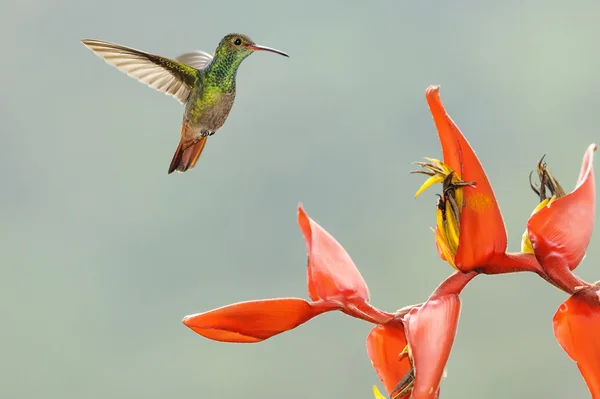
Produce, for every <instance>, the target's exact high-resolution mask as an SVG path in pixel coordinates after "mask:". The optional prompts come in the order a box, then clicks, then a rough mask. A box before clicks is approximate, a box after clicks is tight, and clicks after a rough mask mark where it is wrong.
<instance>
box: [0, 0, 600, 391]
mask: <svg viewBox="0 0 600 399" xmlns="http://www.w3.org/2000/svg"><path fill="white" fill-rule="evenodd" d="M0 8H1V10H2V12H0V45H1V47H2V66H1V67H0V68H1V71H2V73H1V74H0V87H1V91H0V132H1V134H0V182H1V184H2V195H1V196H0V206H1V207H2V218H1V223H0V234H1V235H0V239H1V241H0V242H1V243H2V244H1V250H0V262H1V264H2V277H1V278H0V302H1V303H2V309H3V312H2V313H3V317H2V328H1V329H0V342H1V344H0V345H1V346H0V359H1V360H0V367H1V368H0V375H1V376H2V377H1V383H0V397H2V398H45V399H53V398H57V399H58V398H60V399H71V398H73V399H82V398H127V399H129V398H145V399H150V398H212V397H219V398H222V399H229V398H232V399H233V398H240V397H244V398H276V397H279V398H292V399H296V398H298V399H300V398H302V399H304V398H315V399H317V398H340V397H343V398H357V399H358V398H371V397H372V394H371V386H372V385H373V384H375V383H377V384H378V385H379V386H380V387H381V384H380V383H379V381H378V379H377V376H376V375H375V373H374V371H373V370H372V368H371V365H370V363H369V360H368V358H367V355H366V351H365V344H364V339H365V337H366V335H367V333H368V331H369V328H370V326H369V325H367V324H366V323H363V322H360V321H356V320H352V319H350V318H348V317H346V316H344V315H340V314H327V315H324V316H321V317H319V318H317V319H315V320H313V321H311V322H310V323H308V324H307V325H304V326H302V327H301V328H298V329H297V330H294V331H292V332H289V333H286V334H283V335H281V336H278V337H276V338H273V339H271V340H269V341H266V342H264V343H261V344H257V345H231V344H222V343H216V342H211V341H208V340H205V339H203V338H201V337H200V336H198V335H195V334H194V333H192V332H191V331H190V330H188V329H187V328H185V327H184V326H183V325H182V324H181V323H180V321H181V318H182V317H183V316H185V315H186V314H190V313H196V312H201V311H205V310H208V309H211V308H213V307H217V306H221V305H225V304H228V303H231V302H235V301H240V300H246V299H253V298H268V297H273V296H300V297H305V296H306V284H305V265H306V259H305V246H304V242H303V240H302V237H301V234H300V232H299V230H298V227H297V226H296V222H295V214H296V206H297V203H298V202H303V204H304V205H305V207H306V210H307V211H308V213H309V215H311V216H312V217H313V218H314V219H316V220H317V221H318V222H320V223H321V224H322V225H323V226H324V227H325V228H326V229H328V230H329V231H330V232H331V233H332V234H333V235H334V236H335V237H336V238H337V239H338V240H339V241H340V242H341V243H342V244H343V245H344V246H345V247H346V249H347V250H348V252H349V253H350V254H351V256H352V257H353V259H354V260H355V261H356V263H357V265H358V266H359V268H360V270H361V272H362V274H363V276H364V277H365V279H366V281H367V282H368V283H369V287H370V290H371V293H372V302H373V303H374V304H376V305H377V306H379V307H381V308H384V309H387V310H394V309H396V308H398V307H401V306H404V305H408V304H411V303H415V302H419V301H422V300H424V299H426V298H427V296H428V295H429V294H430V293H431V291H432V290H433V289H434V288H435V287H436V285H437V284H438V283H439V282H440V281H441V280H442V279H443V278H445V277H446V276H447V275H449V274H450V273H451V271H452V270H451V268H450V267H449V266H448V265H447V264H445V263H444V262H442V261H441V260H440V259H439V258H438V257H437V254H436V251H435V247H434V244H433V236H432V233H431V231H430V230H429V226H432V225H433V224H434V206H435V205H434V204H435V197H434V192H432V191H429V192H427V193H426V194H424V196H423V198H421V199H419V200H415V199H414V198H413V194H414V192H415V191H416V189H417V188H418V187H419V185H420V184H421V182H422V181H423V180H422V178H421V177H418V176H411V175H409V174H408V172H409V171H410V170H411V169H412V166H411V165H410V162H412V161H417V160H420V159H421V157H422V156H434V157H439V155H440V149H439V144H438V141H437V137H436V133H435V130H434V126H433V122H432V120H431V116H430V114H429V110H428V108H427V105H426V102H425V97H424V92H425V89H426V87H427V86H428V85H429V84H441V85H442V89H441V95H442V99H443V101H444V103H445V105H446V106H447V108H448V110H449V112H450V114H451V115H452V117H453V118H454V119H455V120H456V122H457V123H458V124H459V126H460V127H461V129H462V130H463V132H464V133H465V134H466V136H467V137H468V139H469V140H470V141H471V143H472V144H473V145H474V147H475V148H476V150H477V152H478V154H479V156H480V157H481V159H482V160H483V163H484V165H485V167H486V170H487V172H488V174H489V177H490V179H491V181H492V184H493V186H494V188H495V191H496V194H497V197H498V200H499V202H500V204H501V208H502V211H503V213H504V216H505V219H506V223H507V228H508V232H509V239H510V248H511V249H512V250H518V248H519V242H520V237H521V234H522V232H523V229H524V226H525V221H526V220H527V218H528V216H529V214H530V212H531V210H532V209H533V207H534V206H535V205H536V198H535V196H534V194H533V193H531V192H530V190H529V188H528V183H527V175H528V173H529V171H530V170H531V169H532V168H533V167H534V166H535V163H536V161H537V159H538V158H539V157H540V156H541V155H542V154H544V153H548V158H547V159H548V161H549V162H550V166H551V169H552V170H553V171H554V172H555V174H556V175H557V177H558V178H559V179H560V181H561V182H563V184H564V185H565V187H567V188H569V189H570V188H572V187H573V185H574V184H575V180H576V178H577V173H578V171H579V167H580V162H581V157H582V155H583V152H584V150H585V148H586V147H587V145H588V144H590V143H591V142H594V141H600V132H599V131H598V126H597V124H598V122H597V118H598V109H599V105H600V104H599V102H598V97H597V94H598V86H599V84H600V77H599V75H598V71H599V70H600V52H599V51H598V35H599V34H600V26H599V25H598V22H597V19H598V16H599V15H600V3H599V2H598V1H593V0H589V1H574V2H569V3H567V2H564V1H558V0H552V1H546V0H539V1H528V2H521V1H503V2H489V1H484V2H482V1H466V0H453V1H430V0H424V1H423V0H419V1H368V2H367V1H360V2H359V1H345V2H342V1H322V0H321V1H313V0H306V1H298V2H282V1H276V0H272V1H267V0H263V1H245V0H231V1H223V2H220V1H189V0H173V1H168V2H165V1H158V0H143V1H142V0H137V1H118V0H105V1H91V0H84V1H75V0H19V1H16V0H12V1H10V2H8V3H7V2H5V3H3V4H2V5H1V6H0ZM230 31H241V32H244V33H247V34H249V35H251V37H253V38H254V39H255V40H256V41H257V42H258V43H261V44H264V45H268V46H273V47H276V48H280V49H281V50H284V51H287V52H289V54H290V55H291V58H290V59H285V58H282V57H278V56H276V55H273V54H255V55H253V56H251V57H250V58H249V59H248V60H247V61H246V62H245V63H244V64H243V65H242V68H241V70H240V73H239V75H238V98H237V101H236V104H235V106H234V108H233V111H232V113H231V116H230V118H229V120H228V121H227V123H226V124H225V127H224V128H223V129H222V130H221V131H220V132H219V133H218V134H217V135H216V136H215V137H213V138H211V139H210V140H209V143H208V146H207V148H206V150H205V152H204V154H203V156H202V158H201V159H200V161H199V163H198V165H197V167H196V168H195V169H194V170H193V171H191V172H190V173H186V174H184V175H171V176H168V175H167V173H166V172H167V168H168V165H169V162H170V160H171V156H172V154H173V152H174V150H175V148H176V146H177V140H178V135H179V129H180V122H181V115H182V107H181V106H179V105H178V104H177V102H176V101H175V100H173V99H172V98H169V97H167V96H164V95H161V94H160V93H157V92H154V91H153V90H151V89H149V88H146V87H144V86H143V85H141V84H139V83H137V82H135V81H134V80H132V79H130V78H128V77H126V76H125V75H124V74H121V73H119V72H118V71H117V70H115V69H114V68H112V67H110V66H108V65H106V64H104V63H103V62H102V61H101V60H100V59H99V58H97V57H96V56H94V55H93V54H92V53H91V52H90V51H88V50H87V49H86V48H85V47H84V46H83V45H81V43H80V42H79V40H80V39H83V38H98V39H103V40H109V41H115V42H118V43H122V44H125V45H128V46H132V47H136V48H139V49H142V50H146V51H151V52H156V53H159V54H163V55H166V56H176V55H178V54H180V53H183V52H186V51H189V50H193V49H203V50H206V51H211V52H212V51H213V50H214V47H215V46H216V44H217V42H218V41H219V39H220V38H221V37H222V36H223V35H224V34H226V33H228V32H230ZM597 247H598V238H597V236H594V237H593V239H592V244H591V247H590V250H589V252H588V257H587V259H586V261H585V262H584V264H583V265H582V266H581V268H580V269H578V270H577V271H578V272H579V273H580V275H581V276H583V277H584V278H586V279H588V280H592V281H593V280H594V279H598V278H600V270H599V269H598V267H597V264H598V262H599V261H600V251H598V249H597ZM565 298H566V297H565V295H563V294H562V293H560V292H558V291H556V290H555V289H554V288H552V287H551V286H549V285H548V284H546V283H544V282H543V281H541V280H540V279H539V278H537V277H536V276H533V275H514V276H499V277H493V278H492V277H485V276H484V277H480V278H478V279H477V280H475V281H474V282H473V284H472V285H470V286H469V287H468V289H466V291H465V292H464V295H463V309H462V310H463V312H462V316H461V320H460V326H459V331H458V336H457V340H456V343H455V346H454V348H453V352H452V356H451V358H450V361H449V363H448V379H447V380H446V381H445V382H443V387H442V392H443V397H444V398H446V399H447V398H490V399H492V398H505V397H510V398H561V399H562V398H569V399H571V398H587V397H589V393H588V391H587V389H586V388H585V386H584V383H583V381H582V379H581V377H580V375H579V372H578V370H577V368H576V366H575V365H574V364H573V363H571V361H570V360H568V358H567V356H566V355H565V354H564V353H563V351H562V350H561V349H560V347H559V346H558V344H557V343H556V341H555V339H554V335H553V332H552V327H551V326H552V323H551V321H552V316H553V314H554V312H555V310H556V309H557V307H558V306H559V304H560V303H561V302H562V301H563V300H564V299H565Z"/></svg>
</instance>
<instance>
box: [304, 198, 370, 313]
mask: <svg viewBox="0 0 600 399" xmlns="http://www.w3.org/2000/svg"><path fill="white" fill-rule="evenodd" d="M298 224H299V225H300V229H301V230H302V234H303V235H304V239H305V240H306V246H307V248H308V294H309V296H310V298H311V299H312V300H313V301H317V300H319V299H323V300H325V301H341V302H353V303H356V304H358V303H363V302H366V301H368V300H369V289H368V288H367V284H366V283H365V281H364V280H363V278H362V276H361V275H360V272H359V271H358V269H357V268H356V266H355V265H354V262H353V261H352V259H351V258H350V255H348V253H347V252H346V250H344V248H343V247H342V246H341V245H340V244H339V243H338V242H337V241H336V240H335V238H333V237H332V236H331V235H330V234H329V233H328V232H327V231H325V229H323V228H322V227H321V226H319V224H318V223H317V222H315V221H314V220H312V219H311V218H309V217H308V216H307V215H306V213H305V212H304V210H303V209H302V206H299V207H298Z"/></svg>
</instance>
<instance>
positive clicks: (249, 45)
mask: <svg viewBox="0 0 600 399" xmlns="http://www.w3.org/2000/svg"><path fill="white" fill-rule="evenodd" d="M81 42H82V43H83V44H84V45H85V46H86V47H87V48H89V49H90V50H92V51H93V52H94V53H95V54H96V55H97V56H99V57H101V58H103V59H104V61H106V62H107V63H108V64H110V65H113V66H114V67H116V68H117V69H119V70H120V71H122V72H125V73H126V74H127V75H129V76H131V77H132V78H135V79H137V80H138V81H140V82H142V83H145V84H146V85H148V86H150V87H152V88H154V89H156V90H158V91H160V92H162V93H165V94H167V95H170V96H173V97H175V98H176V99H177V100H179V102H180V103H181V104H184V105H185V112H184V114H183V122H182V126H181V135H180V136H181V137H180V140H179V145H178V146H177V149H176V150H175V154H174V155H173V160H172V161H171V165H170V166H169V174H171V173H173V172H174V171H178V172H181V173H183V172H185V171H186V170H188V169H191V168H193V167H194V166H195V165H196V162H197V161H198V158H199V157H200V154H201V153H202V150H203V149H204V146H205V145H206V140H207V138H208V137H209V136H212V135H213V134H215V132H216V131H217V130H218V129H220V128H221V126H223V124H224V123H225V120H226V119H227V117H228V116H229V112H230V111H231V107H232V106H233V102H234V100H235V92H236V90H235V80H236V75H237V71H238V68H239V66H240V64H241V63H242V61H243V60H244V59H246V57H248V56H249V55H250V54H252V53H253V52H255V51H269V52H272V53H276V54H280V55H283V56H285V57H289V56H288V55H287V54H286V53H284V52H282V51H279V50H276V49H274V48H270V47H266V46H261V45H259V44H256V43H255V42H254V41H252V39H250V38H249V37H248V36H246V35H244V34H241V33H230V34H228V35H226V36H225V37H223V39H221V41H220V42H219V45H218V46H217V49H216V50H215V54H214V56H213V55H211V54H208V53H206V52H204V51H193V52H190V53H185V54H182V55H180V56H179V57H176V58H175V59H170V58H166V57H162V56H160V55H156V54H151V53H146V52H144V51H140V50H136V49H133V48H129V47H125V46H121V45H119V44H115V43H109V42H104V41H100V40H82V41H81Z"/></svg>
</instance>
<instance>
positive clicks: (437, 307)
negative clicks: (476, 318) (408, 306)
mask: <svg viewBox="0 0 600 399" xmlns="http://www.w3.org/2000/svg"><path fill="white" fill-rule="evenodd" d="M459 314H460V299H459V297H458V295H455V294H450V295H444V296H441V297H432V298H430V299H429V300H428V301H427V302H425V304H424V305H423V306H421V307H420V308H414V309H412V310H411V311H410V312H409V313H408V314H407V315H406V317H405V329H406V337H407V339H408V343H409V345H410V347H411V350H412V356H413V365H414V367H415V376H416V379H415V385H414V387H413V391H412V395H413V398H414V399H432V398H435V397H436V396H437V395H438V390H439V386H440V381H441V379H442V375H443V373H444V367H446V362H447V361H448V357H449V356H450V350H451V349H452V343H453V342H454V336H455V335H456V327H457V325H458V316H459Z"/></svg>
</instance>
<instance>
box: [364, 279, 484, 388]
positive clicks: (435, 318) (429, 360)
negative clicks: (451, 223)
mask: <svg viewBox="0 0 600 399" xmlns="http://www.w3.org/2000/svg"><path fill="white" fill-rule="evenodd" d="M475 275H476V273H475V272H471V273H465V274H463V273H455V274H454V275H452V276H451V277H449V278H448V279H447V280H446V281H445V282H444V283H442V284H441V285H440V287H438V289H437V290H436V291H435V292H434V293H433V294H432V295H431V297H430V298H429V299H428V300H427V302H425V303H424V304H422V305H415V306H410V307H407V308H404V309H402V310H401V311H399V312H398V313H397V315H396V317H395V318H394V319H393V320H391V321H389V322H388V323H386V324H384V325H379V326H376V327H374V328H373V329H372V330H371V332H370V333H369V336H368V337H367V353H368V354H369V358H370V359H371V363H372V364H373V367H374V368H375V371H376V372H377V374H378V375H379V378H380V379H381V382H382V383H383V386H384V387H385V390H386V391H387V392H388V393H389V395H390V397H391V398H392V399H408V398H409V397H412V398H413V399H436V398H438V396H439V391H440V382H441V380H442V377H443V375H444V370H445V366H446V363H447V361H448V358H449V357H450V351H451V349H452V344H453V342H454V337H455V335H456V328H457V326H458V317H459V314H460V299H459V294H460V292H461V291H462V289H463V288H464V287H465V286H466V284H467V283H468V282H469V281H470V280H471V279H472V278H473V277H475ZM374 393H375V397H376V398H377V399H381V398H382V395H381V394H380V393H379V391H378V390H377V388H376V387H374Z"/></svg>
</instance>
